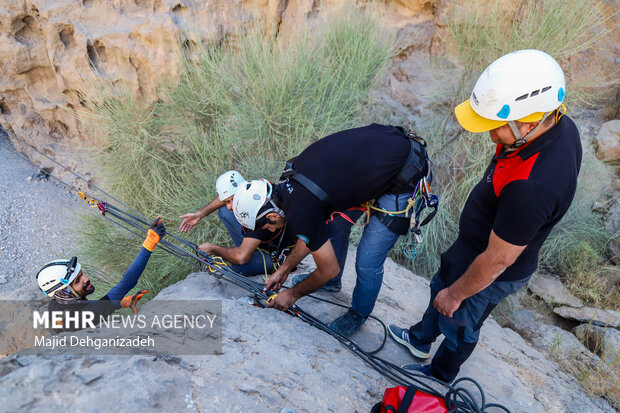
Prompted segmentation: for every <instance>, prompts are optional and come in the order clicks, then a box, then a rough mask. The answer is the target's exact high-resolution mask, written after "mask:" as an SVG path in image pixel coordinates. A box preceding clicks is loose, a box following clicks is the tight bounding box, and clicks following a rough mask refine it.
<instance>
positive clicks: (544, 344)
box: [507, 310, 601, 368]
mask: <svg viewBox="0 0 620 413" xmlns="http://www.w3.org/2000/svg"><path fill="white" fill-rule="evenodd" d="M507 325H508V327H509V328H511V329H513V330H515V331H516V332H517V333H519V334H520V335H521V336H522V337H524V338H526V339H527V341H528V342H529V343H530V344H531V345H532V346H533V347H534V348H536V349H538V350H540V351H542V352H544V353H547V354H549V355H550V356H552V357H553V358H554V360H557V361H559V362H562V363H565V364H568V365H578V364H579V363H585V364H586V365H588V366H590V367H592V368H597V367H601V360H600V359H599V357H598V356H596V355H595V354H592V353H591V352H590V350H589V349H588V348H586V347H585V346H584V345H583V344H582V343H581V342H580V341H579V340H578V339H577V337H575V336H574V335H573V334H571V333H569V332H568V331H566V330H563V329H561V328H560V327H557V326H553V325H548V324H544V323H541V322H540V321H539V320H537V317H536V315H535V314H534V313H532V312H531V311H529V310H521V311H517V312H515V313H514V314H512V315H511V316H510V320H509V322H508V324H507Z"/></svg>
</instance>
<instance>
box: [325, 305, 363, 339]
mask: <svg viewBox="0 0 620 413" xmlns="http://www.w3.org/2000/svg"><path fill="white" fill-rule="evenodd" d="M367 319H368V316H363V315H361V314H360V313H358V312H357V311H354V310H351V309H349V311H347V312H346V313H344V314H343V315H341V316H340V317H338V318H337V319H335V320H334V321H332V322H331V323H329V328H331V329H332V330H334V331H335V332H336V333H338V334H340V335H341V336H344V337H349V336H350V335H351V334H353V333H355V332H356V331H357V330H358V329H359V328H360V327H361V326H362V324H364V323H365V322H366V320H367Z"/></svg>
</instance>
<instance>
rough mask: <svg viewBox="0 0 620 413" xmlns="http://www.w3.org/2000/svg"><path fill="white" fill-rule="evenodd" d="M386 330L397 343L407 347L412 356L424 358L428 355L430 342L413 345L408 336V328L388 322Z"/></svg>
mask: <svg viewBox="0 0 620 413" xmlns="http://www.w3.org/2000/svg"><path fill="white" fill-rule="evenodd" d="M388 331H389V332H390V335H391V336H392V338H393V339H394V340H396V342H397V343H399V344H402V345H403V346H405V347H407V348H408V349H409V351H410V352H411V354H412V355H413V357H416V358H419V359H422V360H426V359H427V358H428V357H429V353H430V351H431V345H430V344H418V345H415V344H413V343H412V342H411V338H410V337H409V329H406V328H400V327H398V326H397V325H395V324H390V326H389V327H388Z"/></svg>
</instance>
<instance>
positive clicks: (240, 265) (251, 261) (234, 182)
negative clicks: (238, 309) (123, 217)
mask: <svg viewBox="0 0 620 413" xmlns="http://www.w3.org/2000/svg"><path fill="white" fill-rule="evenodd" d="M244 182H245V179H244V178H243V176H241V174H240V173H239V172H237V171H234V170H230V171H227V172H225V173H223V174H222V175H220V176H219V178H217V181H216V182H215V189H216V191H217V195H218V196H217V197H215V198H214V199H213V200H212V201H211V202H209V203H208V204H207V205H206V206H204V207H203V208H202V209H200V210H199V211H196V212H194V213H190V214H186V215H181V216H180V217H179V218H184V219H183V222H182V223H181V225H180V227H179V230H180V231H181V232H187V231H189V230H191V229H192V228H193V227H194V226H195V225H196V224H197V223H198V222H199V221H200V220H201V219H202V218H204V217H206V216H207V215H209V214H211V213H212V212H214V211H216V210H217V214H218V217H219V219H220V221H221V222H222V223H223V224H224V226H225V227H226V230H227V231H228V234H229V235H230V238H231V239H232V241H233V243H234V244H235V246H234V247H232V248H227V247H222V246H218V245H215V244H211V243H209V242H205V243H202V244H201V245H200V246H199V247H198V249H199V250H201V251H204V252H206V253H207V254H209V255H218V256H220V257H222V258H224V259H225V260H226V261H228V262H230V263H231V264H232V265H231V268H232V269H233V270H235V271H237V272H239V273H241V274H243V275H246V276H253V275H257V274H271V273H272V272H273V271H274V270H275V268H276V267H277V264H278V263H279V262H282V261H283V260H284V258H285V257H286V254H287V253H288V247H290V246H291V245H292V244H294V243H295V237H293V236H291V235H290V234H288V233H287V234H285V233H284V231H281V232H277V233H271V232H269V231H261V230H257V231H251V230H248V229H245V228H243V227H242V226H241V224H239V222H237V220H236V219H235V216H234V215H233V213H232V212H231V211H232V202H233V198H234V195H235V193H236V192H237V188H239V187H240V186H241V185H242V184H243V183H244Z"/></svg>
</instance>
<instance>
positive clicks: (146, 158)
mask: <svg viewBox="0 0 620 413" xmlns="http://www.w3.org/2000/svg"><path fill="white" fill-rule="evenodd" d="M394 48H395V41H394V37H393V36H391V35H390V34H389V33H384V32H383V31H382V30H381V29H379V27H378V26H377V25H376V23H375V22H373V21H372V20H370V19H369V18H368V17H366V16H363V15H354V14H351V15H348V16H346V17H338V18H335V19H331V20H329V21H327V22H324V24H322V25H321V26H320V27H319V28H318V30H317V31H316V32H314V33H312V34H310V33H308V32H306V31H304V28H300V31H299V33H298V34H297V35H296V36H294V37H292V38H291V39H290V40H289V41H286V40H284V39H283V38H277V39H273V38H272V37H271V36H270V35H269V33H268V31H266V30H263V29H262V28H254V29H251V30H249V31H247V32H245V33H243V32H240V33H239V34H238V35H237V36H236V37H235V39H234V40H232V41H230V42H227V43H225V44H222V45H219V44H206V45H197V46H192V47H189V48H185V49H184V53H182V54H181V53H180V55H179V59H182V62H183V72H182V75H181V77H180V78H179V79H168V80H166V79H164V80H163V81H162V84H161V85H160V89H159V97H160V98H159V100H158V101H157V102H155V103H153V104H145V103H143V102H140V101H139V100H137V99H136V98H135V97H134V96H132V94H131V93H128V92H127V91H126V90H124V88H123V85H110V84H109V83H106V82H105V81H103V82H102V83H100V84H99V85H98V86H96V87H93V90H92V91H91V93H90V100H91V104H92V106H93V107H94V108H95V114H94V115H93V117H92V125H91V126H92V130H93V133H95V134H97V135H98V141H100V142H103V146H102V148H101V151H100V154H99V161H100V163H101V165H102V166H103V169H102V171H101V172H102V173H103V174H105V177H106V180H107V184H106V185H107V187H108V188H110V190H111V191H112V192H113V193H115V194H117V195H118V196H119V197H120V199H123V200H124V201H125V202H127V203H128V204H129V205H130V206H132V207H134V208H136V209H138V210H139V211H141V212H142V213H144V214H148V215H156V214H161V215H162V216H163V217H164V220H165V222H166V225H167V228H168V229H169V230H170V231H175V230H176V226H178V224H179V222H180V220H179V219H178V216H179V215H180V214H183V213H186V212H189V211H195V210H197V209H198V208H200V207H202V206H203V205H205V204H206V203H207V202H208V201H210V200H211V199H212V198H213V197H214V196H215V188H214V185H215V179H216V178H217V176H218V175H219V174H221V173H222V172H224V171H226V170H228V169H232V168H234V169H237V170H239V171H240V172H241V173H242V174H243V175H244V176H245V177H246V178H247V179H253V178H259V177H267V178H270V179H277V177H278V176H279V172H280V171H281V168H282V167H283V165H284V161H285V160H286V159H289V158H290V157H292V156H295V155H297V154H298V153H299V152H300V151H301V150H302V149H303V148H305V147H306V146H307V145H308V144H310V143H311V142H312V141H314V140H316V139H319V138H321V137H323V136H325V135H328V134H330V133H333V132H336V131H338V130H342V129H346V128H350V127H353V126H360V125H362V124H364V123H366V121H365V120H364V119H363V108H364V107H365V106H366V105H367V104H368V102H369V92H370V90H371V89H372V88H373V87H374V86H375V85H376V82H377V79H378V78H379V77H378V76H379V74H380V73H381V72H382V69H383V68H384V67H385V66H386V64H387V63H388V61H389V58H390V57H391V56H392V54H393V53H394ZM84 220H85V225H83V227H82V228H83V231H84V236H83V238H84V239H85V240H87V242H85V243H84V250H83V251H82V255H83V256H87V257H89V258H90V259H91V260H93V261H94V262H96V263H97V265H98V266H100V267H102V268H106V269H107V270H108V271H110V272H111V273H117V274H118V273H121V272H122V271H124V269H125V268H126V266H127V265H128V263H129V262H131V260H132V259H133V255H134V254H135V251H136V250H137V248H138V247H137V245H138V241H137V240H136V239H134V238H131V239H130V238H127V234H126V233H124V232H122V230H121V231H118V230H117V229H116V228H115V227H113V226H111V225H109V224H108V223H105V221H102V220H101V219H100V218H99V217H96V216H93V215H90V216H88V217H85V218H84ZM188 238H189V239H191V240H192V241H194V242H196V243H201V242H204V241H207V240H208V241H210V242H214V243H219V244H222V245H226V244H228V243H229V239H228V236H227V235H226V234H225V229H224V227H223V226H222V225H220V224H219V222H217V218H215V217H209V219H207V220H206V222H204V223H202V224H201V225H199V226H198V227H197V228H195V229H194V230H192V232H191V233H189V234H188ZM151 261H152V262H151V263H149V266H148V268H147V271H148V274H147V276H146V277H142V280H143V282H145V283H150V284H151V285H150V287H151V289H153V290H154V291H155V292H156V291H158V290H159V289H161V288H162V287H164V286H165V285H168V284H170V283H172V282H175V281H178V280H179V279H180V278H182V277H184V276H185V275H186V274H187V273H189V272H190V270H191V268H190V267H187V266H185V265H183V264H181V263H179V262H178V260H176V259H174V258H171V257H169V256H167V255H165V254H163V253H159V252H157V251H156V253H155V254H154V256H153V257H152V259H151ZM139 288H142V286H139Z"/></svg>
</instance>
